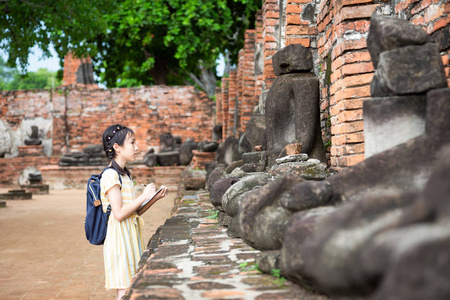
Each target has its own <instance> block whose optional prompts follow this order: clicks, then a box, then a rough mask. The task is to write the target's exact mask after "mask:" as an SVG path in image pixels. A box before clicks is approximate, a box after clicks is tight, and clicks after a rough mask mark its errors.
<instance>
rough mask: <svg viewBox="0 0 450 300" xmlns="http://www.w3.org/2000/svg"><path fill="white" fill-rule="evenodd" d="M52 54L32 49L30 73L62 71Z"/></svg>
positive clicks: (221, 63)
mask: <svg viewBox="0 0 450 300" xmlns="http://www.w3.org/2000/svg"><path fill="white" fill-rule="evenodd" d="M50 52H51V54H52V57H49V58H42V51H41V50H40V49H39V47H37V46H34V47H33V48H32V49H31V54H30V56H29V57H28V63H29V65H28V72H36V71H37V70H39V68H44V69H47V70H49V71H52V72H56V71H58V70H59V69H60V66H59V58H58V55H57V54H56V51H55V49H53V47H52V46H51V47H50ZM0 55H1V56H2V57H3V58H4V59H5V60H6V58H7V55H6V54H5V53H4V52H0ZM217 64H218V65H217V68H216V70H217V75H218V76H222V75H223V71H224V67H225V62H224V58H223V56H222V55H220V58H219V59H218V60H217Z"/></svg>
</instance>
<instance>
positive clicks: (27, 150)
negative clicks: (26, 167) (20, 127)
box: [19, 145, 45, 156]
mask: <svg viewBox="0 0 450 300" xmlns="http://www.w3.org/2000/svg"><path fill="white" fill-rule="evenodd" d="M44 155H45V154H44V146H42V145H27V146H19V156H44Z"/></svg>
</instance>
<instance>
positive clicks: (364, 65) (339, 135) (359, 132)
mask: <svg viewBox="0 0 450 300" xmlns="http://www.w3.org/2000/svg"><path fill="white" fill-rule="evenodd" d="M367 2H368V1H367V0H355V1H335V0H332V1H326V0H322V1H321V2H320V3H319V11H320V13H319V15H318V16H317V23H318V27H317V28H318V37H319V39H318V42H317V46H318V55H319V73H320V74H319V77H320V78H321V98H322V101H321V104H320V106H321V110H322V123H323V125H324V127H325V128H324V129H325V130H324V131H323V132H324V133H326V132H327V129H326V127H327V126H329V128H330V132H331V147H330V148H329V149H330V154H331V159H330V163H331V166H333V167H337V168H343V167H348V166H352V165H354V164H356V163H358V162H360V161H362V160H364V135H363V128H364V125H363V120H362V118H363V112H362V103H363V101H364V100H365V99H368V98H369V97H370V82H371V80H372V77H373V66H372V62H371V59H370V55H369V53H368V51H367V44H366V39H367V34H368V30H369V24H370V22H369V18H370V16H371V14H372V13H373V12H374V11H375V9H376V8H377V7H378V6H379V5H378V4H370V3H369V4H367ZM350 5H351V6H350ZM328 112H329V114H330V116H328ZM324 140H325V142H327V139H326V138H325V139H324Z"/></svg>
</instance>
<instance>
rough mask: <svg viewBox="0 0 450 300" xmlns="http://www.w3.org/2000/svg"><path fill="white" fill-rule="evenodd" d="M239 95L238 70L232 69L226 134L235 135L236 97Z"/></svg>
mask: <svg viewBox="0 0 450 300" xmlns="http://www.w3.org/2000/svg"><path fill="white" fill-rule="evenodd" d="M237 95H238V87H237V70H236V69H234V70H230V80H229V84H228V126H227V127H228V128H227V134H226V136H227V137H228V136H232V135H234V133H233V129H234V125H235V124H234V112H235V110H236V98H237Z"/></svg>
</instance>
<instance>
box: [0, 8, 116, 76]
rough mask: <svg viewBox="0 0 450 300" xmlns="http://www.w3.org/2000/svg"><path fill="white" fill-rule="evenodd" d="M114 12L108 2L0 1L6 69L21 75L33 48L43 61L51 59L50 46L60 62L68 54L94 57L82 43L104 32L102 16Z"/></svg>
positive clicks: (0, 33)
mask: <svg viewBox="0 0 450 300" xmlns="http://www.w3.org/2000/svg"><path fill="white" fill-rule="evenodd" d="M116 8H117V5H116V1H110V0H96V1H90V0H0V27H1V28H2V30H1V31H0V49H2V50H3V51H4V52H6V53H8V62H7V63H8V65H9V66H10V67H15V66H18V67H19V68H20V69H22V71H23V72H25V71H26V70H27V67H28V55H29V54H30V50H31V48H32V47H33V46H35V45H37V46H39V48H40V49H41V50H42V51H43V53H44V57H50V56H51V54H50V50H49V47H50V45H51V44H53V45H54V47H55V50H56V52H57V53H58V56H59V57H60V58H61V59H63V58H64V56H65V55H66V54H67V52H68V51H69V50H73V51H75V52H76V53H78V54H85V55H86V54H95V53H96V49H95V44H90V43H86V40H87V39H90V38H93V37H94V36H96V35H98V33H99V32H103V31H106V30H107V23H106V19H105V18H104V16H105V15H107V14H109V13H112V12H114V10H115V9H116ZM93 47H94V48H93Z"/></svg>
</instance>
